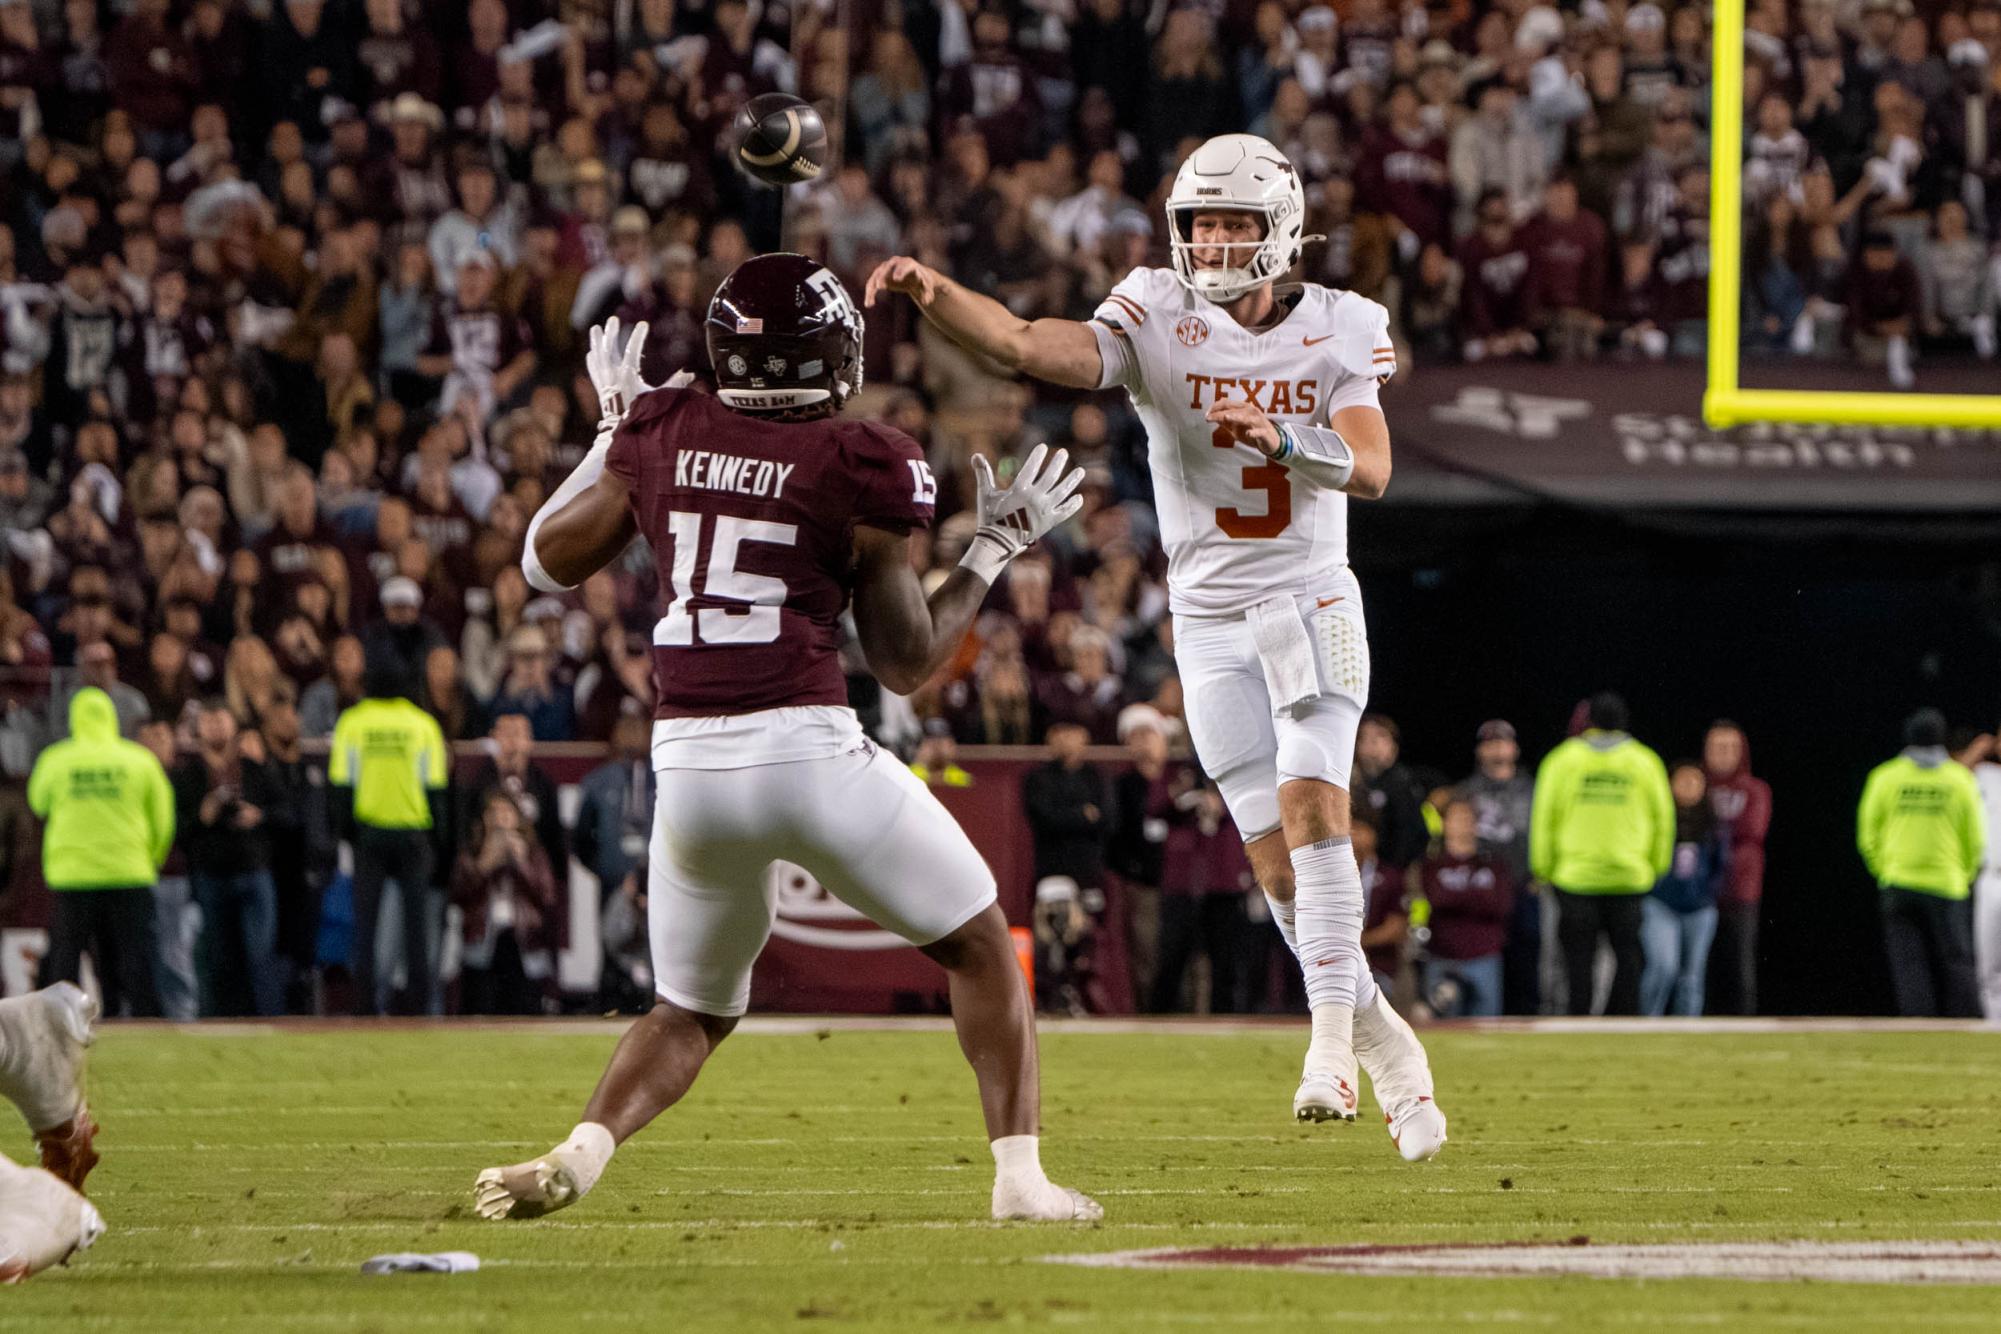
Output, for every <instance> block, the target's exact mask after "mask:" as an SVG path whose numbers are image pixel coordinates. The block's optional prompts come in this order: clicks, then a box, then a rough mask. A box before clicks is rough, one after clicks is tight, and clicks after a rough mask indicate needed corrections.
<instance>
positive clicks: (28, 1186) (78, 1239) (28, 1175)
mask: <svg viewBox="0 0 2001 1334" xmlns="http://www.w3.org/2000/svg"><path fill="white" fill-rule="evenodd" d="M103 1235H104V1219H103V1218H102V1217H101V1216H100V1215H99V1214H98V1212H97V1210H96V1209H95V1208H93V1207H92V1205H91V1203H90V1201H89V1200H86V1199H84V1198H83V1196H81V1195H79V1194H77V1193H76V1192H75V1191H74V1190H72V1189H70V1187H69V1186H68V1185H67V1184H66V1183H64V1182H63V1181H61V1180H59V1179H57V1178H56V1177H55V1176H53V1175H52V1174H50V1173H48V1172H44V1171H42V1170H41V1169H40V1168H36V1167H20V1166H17V1165H16V1164H14V1163H11V1162H8V1161H7V1160H6V1159H4V1158H0V1283H19V1282H20V1281H21V1280H23V1279H25V1278H27V1277H29V1276H30V1275H32V1274H39V1273H41V1272H42V1271H43V1270H44V1269H47V1268H49V1267H50V1266H52V1265H59V1264H62V1263H64V1262H65V1261H67V1260H68V1259H69V1258H70V1256H72V1255H74V1254H76V1253H77V1252H78V1251H81V1250H86V1249H88V1248H89V1246H90V1244H91V1243H92V1242H94V1241H96V1240H97V1239H98V1238H99V1237H101V1236H103Z"/></svg>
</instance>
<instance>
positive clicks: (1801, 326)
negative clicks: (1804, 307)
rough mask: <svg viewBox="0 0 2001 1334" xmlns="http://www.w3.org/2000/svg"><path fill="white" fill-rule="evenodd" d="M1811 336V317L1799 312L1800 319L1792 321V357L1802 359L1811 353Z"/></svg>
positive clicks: (1812, 333) (1812, 330)
mask: <svg viewBox="0 0 2001 1334" xmlns="http://www.w3.org/2000/svg"><path fill="white" fill-rule="evenodd" d="M1813 335H1814V328H1813V316H1811V315H1808V314H1806V313H1805V312H1801V314H1800V317H1799V318H1798V319H1797V320H1794V321H1793V336H1792V348H1793V355H1794V356H1798V357H1804V356H1807V355H1808V354H1810V353H1811V352H1812V351H1813Z"/></svg>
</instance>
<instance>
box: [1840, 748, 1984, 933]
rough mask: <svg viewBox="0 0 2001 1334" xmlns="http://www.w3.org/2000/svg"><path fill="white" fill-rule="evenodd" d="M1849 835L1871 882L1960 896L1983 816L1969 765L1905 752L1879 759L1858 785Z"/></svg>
mask: <svg viewBox="0 0 2001 1334" xmlns="http://www.w3.org/2000/svg"><path fill="white" fill-rule="evenodd" d="M1855 842H1856V843H1857V845H1858V846H1860V847H1861V849H1862V860H1863V862H1864V864H1866V865H1867V866H1868V867H1869V874H1870V875H1873V876H1875V877H1876V883H1877V884H1879V885H1882V886H1884V887H1886V888H1888V887H1890V886H1895V887H1896V888H1898V889H1915V890H1917V891H1919V892H1920V893H1924V894H1936V895H1938V896H1939V897H1940V898H1945V899H1963V898H1965V897H1966V896H1967V894H1968V893H1969V892H1970V888H1971V886H1972V884H1973V877H1974V876H1975V875H1976V874H1977V873H1978V872H1979V870H1980V856H1981V853H1982V852H1983V851H1984V850H1985V848H1986V845H1987V816H1986V813H1985V812H1984V811H1983V810H1982V809H1981V804H1980V785H1979V783H1977V782H1976V781H1975V780H1974V777H1973V771H1972V770H1971V769H1968V768H1967V767H1966V766H1965V765H1963V764H1955V763H1954V762H1953V761H1951V760H1949V759H1946V758H1944V755H1943V752H1940V754H1939V758H1938V759H1937V760H1935V761H1933V762H1930V763H1920V762H1919V761H1918V760H1916V759H1914V758H1912V756H1911V753H1910V752H1909V751H1906V752H1905V753H1904V754H1902V755H1899V756H1898V757H1897V758H1896V759H1894V760H1891V761H1890V762H1889V763H1887V764H1879V765H1877V766H1876V768H1875V769H1874V771H1872V772H1871V773H1870V775H1869V781H1868V782H1867V783H1865V784H1864V785H1863V787H1862V806H1861V808H1860V809H1859V810H1858V811H1857V812H1856V815H1855Z"/></svg>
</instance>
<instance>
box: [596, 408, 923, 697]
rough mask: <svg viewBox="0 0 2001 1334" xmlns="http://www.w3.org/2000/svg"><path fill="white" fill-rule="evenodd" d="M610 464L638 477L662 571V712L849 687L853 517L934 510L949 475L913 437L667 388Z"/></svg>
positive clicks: (638, 504) (658, 685) (889, 519)
mask: <svg viewBox="0 0 2001 1334" xmlns="http://www.w3.org/2000/svg"><path fill="white" fill-rule="evenodd" d="M605 467H606V470H607V471H608V472H610V473H612V474H613V475H614V476H616V477H618V478H619V479H620V480H622V481H623V482H624V483H625V484H626V486H627V487H628V488H629V489H630V492H631V503H632V511H633V517H634V518H635V519H636V520H637V522H638V524H639V531H640V532H642V533H644V534H645V535H646V540H647V542H648V543H649V544H650V545H651V546H652V548H653V554H654V563H655V566H656V568H657V569H658V571H659V578H660V597H661V600H662V601H663V603H664V604H665V606H664V612H665V614H664V615H663V616H662V617H661V618H660V621H659V622H658V624H656V625H655V626H654V627H653V677H654V688H655V694H656V698H657V701H658V702H657V704H656V705H655V709H654V715H655V717H658V718H699V717H716V716H725V715H735V714H744V713H754V712H757V711H759V710H764V709H776V708H787V707H794V706H802V705H836V706H840V705H845V704H846V703H847V702H848V692H847V684H846V680H845V677H844V676H843V674H842V671H841V666H840V661H839V657H838V652H839V649H840V643H841V628H840V618H841V613H842V612H843V611H844V610H845V609H846V607H847V604H848V598H849V595H850V593H851V592H852V588H853V583H852V571H851V566H852V564H853V557H852V545H853V533H854V528H855V526H856V525H857V524H866V525H871V526H874V527H880V528H888V529H891V530H894V531H909V530H912V529H917V528H923V527H926V526H928V525H929V524H930V522H931V514H932V502H933V501H934V500H935V498H936V496H937V486H936V484H935V483H934V482H933V480H932V477H931V470H930V467H929V466H928V465H927V464H926V463H925V461H924V453H923V451H922V450H921V449H919V448H918V446H917V444H916V442H914V441H913V440H911V439H910V437H908V436H906V435H904V434H903V433H902V432H900V431H897V430H894V429H892V428H890V427H887V426H882V425H879V424H876V423H872V422H860V421H841V420H838V419H828V420H821V421H813V422H792V423H784V422H775V421H768V420H760V419H759V418H757V417H754V416H750V415H747V414H744V413H739V412H732V411H731V410H730V409H728V408H727V407H724V406H723V404H722V403H720V402H719V401H717V400H716V399H715V398H713V397H712V396H710V395H708V394H705V393H701V392H698V391H695V390H691V389H661V390H656V391H655V392H653V393H650V394H647V395H646V396H644V397H643V398H641V399H640V400H639V401H638V403H637V404H635V405H634V407H633V408H632V411H631V412H630V414H628V415H627V417H626V419H625V421H624V423H623V424H622V425H621V426H620V427H619V429H618V434H617V435H616V436H615V437H614V438H613V441H612V446H611V452H610V455H609V457H608V458H607V459H606V462H605Z"/></svg>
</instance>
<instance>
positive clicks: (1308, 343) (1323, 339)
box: [1299, 334, 1334, 347]
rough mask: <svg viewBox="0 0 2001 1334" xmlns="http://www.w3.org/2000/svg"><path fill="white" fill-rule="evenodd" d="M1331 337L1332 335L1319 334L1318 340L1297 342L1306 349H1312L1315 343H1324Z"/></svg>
mask: <svg viewBox="0 0 2001 1334" xmlns="http://www.w3.org/2000/svg"><path fill="white" fill-rule="evenodd" d="M1333 336H1334V335H1333V334H1321V335H1320V337H1318V338H1302V339H1300V340H1299V341H1300V342H1301V343H1303V344H1304V345H1306V346H1307V347H1312V346H1313V345H1314V344H1315V343H1324V342H1326V341H1327V340H1328V339H1330V338H1332V337H1333Z"/></svg>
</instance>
